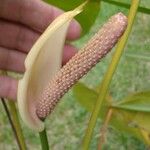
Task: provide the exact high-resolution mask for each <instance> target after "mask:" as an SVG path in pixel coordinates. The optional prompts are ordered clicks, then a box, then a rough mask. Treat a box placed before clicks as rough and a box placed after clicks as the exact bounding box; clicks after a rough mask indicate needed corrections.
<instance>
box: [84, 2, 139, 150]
mask: <svg viewBox="0 0 150 150" xmlns="http://www.w3.org/2000/svg"><path fill="white" fill-rule="evenodd" d="M139 3H140V0H132V2H131V7H130V10H129V15H128V27H127V29H126V31H125V33H124V35H123V36H122V38H121V39H120V41H119V43H118V45H117V48H116V51H115V53H114V55H113V57H112V60H111V63H110V65H109V67H108V70H107V72H106V74H105V76H104V79H103V81H102V84H101V88H100V89H99V96H98V99H97V101H96V104H95V107H94V109H93V112H92V115H91V118H90V121H89V124H88V128H87V131H86V133H85V137H84V139H83V146H82V149H83V150H88V148H89V145H90V141H91V139H92V134H93V130H94V127H95V125H96V121H97V118H98V115H99V112H100V109H101V107H102V103H103V101H104V100H105V97H106V95H107V93H108V89H109V85H110V83H111V80H112V77H113V75H114V72H115V71H116V69H117V66H118V63H119V60H120V58H121V56H122V53H123V49H124V47H125V44H126V43H127V39H128V37H129V34H130V32H131V29H132V26H133V22H134V19H135V16H136V12H137V9H138V5H139Z"/></svg>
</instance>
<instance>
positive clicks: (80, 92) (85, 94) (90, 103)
mask: <svg viewBox="0 0 150 150" xmlns="http://www.w3.org/2000/svg"><path fill="white" fill-rule="evenodd" d="M73 94H74V96H75V98H76V100H77V101H78V102H79V103H80V104H81V105H82V106H83V107H85V108H86V109H87V110H88V111H90V112H92V110H93V108H94V105H95V102H96V100H97V97H98V94H97V92H96V91H94V90H93V89H90V88H88V87H87V86H86V85H85V84H83V83H81V82H78V83H77V84H76V85H75V86H74V87H73ZM107 101H109V98H108V99H107ZM108 105H109V103H104V104H103V108H102V110H101V112H100V116H101V118H103V117H104V115H105V114H106V112H107V110H108V107H107V106H108Z"/></svg>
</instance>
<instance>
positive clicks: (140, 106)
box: [112, 91, 150, 113]
mask: <svg viewBox="0 0 150 150" xmlns="http://www.w3.org/2000/svg"><path fill="white" fill-rule="evenodd" d="M112 106H113V107H115V108H121V109H126V110H132V111H138V112H149V113H150V91H147V92H139V93H136V94H134V95H131V96H128V97H126V98H125V99H124V100H122V101H119V102H115V103H113V104H112Z"/></svg>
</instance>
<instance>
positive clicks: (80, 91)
mask: <svg viewBox="0 0 150 150" xmlns="http://www.w3.org/2000/svg"><path fill="white" fill-rule="evenodd" d="M141 93H145V92H141ZM146 93H147V92H146ZM73 94H74V97H75V98H76V100H77V101H78V102H79V103H80V104H81V105H82V106H83V107H84V108H86V109H87V110H88V111H89V112H92V109H93V107H94V104H95V102H96V100H97V98H98V91H97V90H93V89H90V88H89V87H87V86H86V85H85V84H83V83H80V82H78V83H77V84H76V85H75V86H74V87H73ZM135 95H142V94H139V93H138V94H135ZM146 95H149V94H148V93H147V94H146ZM110 99H112V98H111V97H110V96H107V100H106V101H105V102H106V103H105V104H103V107H102V110H101V112H100V114H99V117H100V118H101V119H102V120H103V119H104V117H105V115H106V112H107V111H108V109H109V107H110V105H112V102H111V101H112V100H110ZM113 103H114V101H113ZM118 103H119V102H118ZM120 103H121V102H120ZM115 104H116V102H115ZM149 120H150V114H149V113H143V112H140V113H139V112H135V111H131V110H126V109H122V108H121V109H118V108H115V107H114V106H113V114H112V118H111V120H110V124H111V125H112V126H113V127H114V128H116V129H117V130H119V131H121V132H123V133H128V134H130V135H133V136H135V137H136V138H138V139H140V140H141V141H144V142H145V143H147V144H149V145H150V142H149V141H150V139H149V133H150V132H149V131H150V128H149V127H150V121H149Z"/></svg>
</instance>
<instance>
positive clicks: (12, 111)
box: [8, 100, 27, 150]
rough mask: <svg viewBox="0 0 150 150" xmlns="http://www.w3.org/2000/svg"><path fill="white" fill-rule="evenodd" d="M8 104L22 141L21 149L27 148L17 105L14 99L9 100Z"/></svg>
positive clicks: (18, 135)
mask: <svg viewBox="0 0 150 150" xmlns="http://www.w3.org/2000/svg"><path fill="white" fill-rule="evenodd" d="M8 105H9V108H10V113H11V116H12V121H13V124H14V127H15V129H16V134H17V137H18V140H19V143H20V147H21V150H26V149H27V147H26V144H25V139H24V136H23V132H22V129H21V125H20V122H19V117H18V113H17V109H16V105H15V103H14V102H13V101H12V100H9V101H8Z"/></svg>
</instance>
